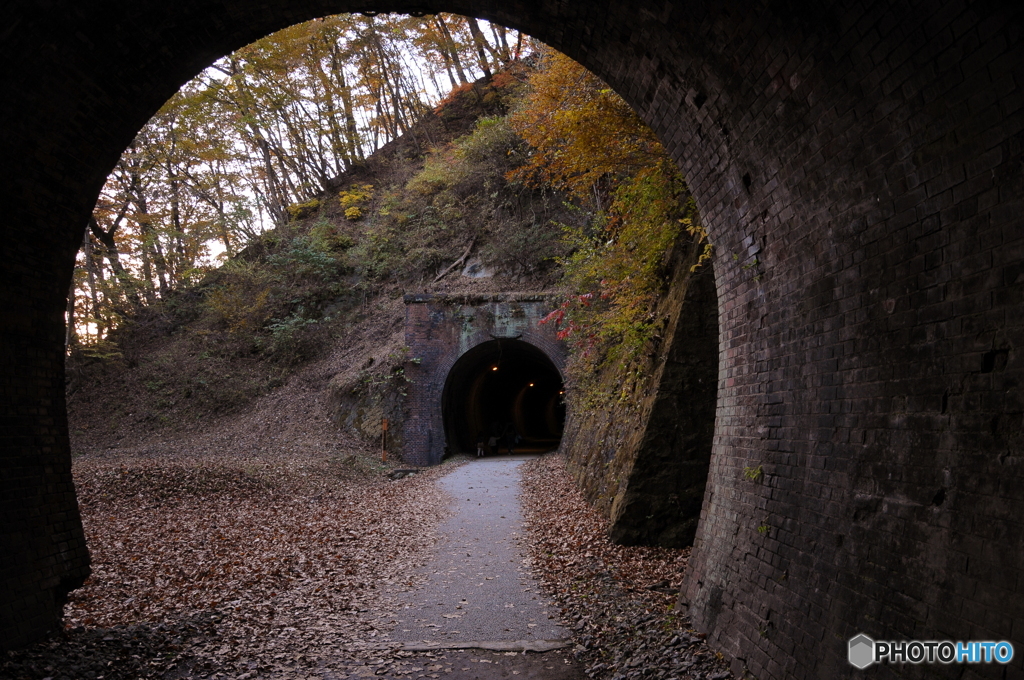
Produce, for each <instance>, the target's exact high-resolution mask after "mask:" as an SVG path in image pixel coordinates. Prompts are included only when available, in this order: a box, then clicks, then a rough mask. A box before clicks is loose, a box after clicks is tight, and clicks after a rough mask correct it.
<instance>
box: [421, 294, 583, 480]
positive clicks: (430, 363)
mask: <svg viewBox="0 0 1024 680" xmlns="http://www.w3.org/2000/svg"><path fill="white" fill-rule="evenodd" d="M556 306H557V302H556V301H555V298H554V296H550V295H545V294H542V293H501V294H496V295H485V296H463V295H460V296H449V295H429V294H424V295H406V296H405V344H406V345H407V346H408V347H409V357H410V358H411V359H412V360H413V361H412V362H410V363H409V364H408V366H407V368H406V375H407V376H408V377H409V379H410V381H411V382H410V384H409V389H408V391H407V397H406V400H405V404H406V407H405V413H404V415H405V418H404V423H403V428H402V430H403V436H402V441H403V448H402V458H403V460H405V462H407V463H409V464H410V465H437V464H438V463H440V462H441V459H442V458H443V457H444V454H445V447H446V444H447V442H446V441H445V431H444V420H443V414H442V408H441V402H442V394H443V392H444V388H445V382H446V380H447V379H448V374H449V372H450V371H451V369H452V366H454V365H455V363H456V362H457V361H458V360H459V359H460V358H461V357H463V356H464V355H465V354H466V352H468V351H469V350H471V349H473V348H474V347H477V346H479V345H481V344H483V343H487V342H493V341H494V340H496V339H501V340H502V341H503V342H504V341H508V342H514V343H515V342H522V343H527V344H529V345H532V346H533V347H536V348H537V349H539V350H540V351H541V352H543V353H544V355H545V356H547V358H548V359H550V360H551V363H552V364H554V366H555V368H557V369H558V371H559V373H561V372H562V371H563V370H564V368H565V359H566V347H565V343H564V342H562V341H561V340H558V339H557V338H556V337H555V333H556V330H555V329H554V328H553V327H552V326H551V325H550V324H542V323H541V320H542V319H543V318H544V317H545V316H547V314H548V312H550V311H551V310H552V309H554V308H555V307H556Z"/></svg>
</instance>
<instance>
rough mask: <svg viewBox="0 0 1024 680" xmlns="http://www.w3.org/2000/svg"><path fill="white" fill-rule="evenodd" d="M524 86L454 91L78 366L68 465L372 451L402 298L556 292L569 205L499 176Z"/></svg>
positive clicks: (513, 153) (390, 399)
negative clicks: (270, 452)
mask: <svg viewBox="0 0 1024 680" xmlns="http://www.w3.org/2000/svg"><path fill="white" fill-rule="evenodd" d="M519 68H520V69H522V68H525V67H519ZM522 78H523V74H522V72H521V71H520V72H518V73H517V72H515V71H511V72H506V73H501V74H497V75H496V76H495V77H494V78H493V80H492V81H490V82H485V81H478V82H477V83H475V84H473V85H472V86H466V87H464V88H461V89H460V90H457V91H455V92H453V93H452V95H450V96H449V97H448V98H447V99H446V100H445V101H444V102H443V103H442V104H441V105H440V106H439V107H438V108H437V109H436V110H435V111H434V112H433V113H432V114H430V115H428V116H426V117H425V118H424V119H423V120H421V121H420V122H419V123H418V124H417V125H416V126H415V127H414V128H413V129H412V130H411V131H410V132H409V133H408V134H406V135H404V136H403V137H401V138H399V139H396V140H394V141H392V142H391V143H389V144H388V145H387V146H385V147H383V148H382V149H381V150H380V151H378V152H377V153H376V154H374V155H373V156H372V157H371V158H369V159H368V160H367V161H366V163H365V164H364V165H362V166H360V167H357V168H356V169H354V170H353V171H351V172H349V173H347V174H346V175H344V176H342V177H339V178H338V179H337V180H336V182H335V186H336V188H337V193H334V194H326V195H324V196H321V197H320V198H319V199H317V200H315V201H311V202H309V203H306V204H300V205H293V206H289V209H288V212H289V214H290V215H291V217H292V219H291V220H290V221H289V223H288V224H286V225H284V226H282V227H279V228H277V229H275V230H273V231H271V232H268V233H265V234H264V235H263V236H262V237H261V238H259V239H258V240H256V241H254V242H252V243H250V244H249V246H248V247H247V248H246V249H245V250H243V251H242V252H241V253H239V254H238V255H237V256H236V257H235V258H232V259H231V260H230V261H228V262H227V263H225V265H224V266H223V267H221V268H220V269H218V270H216V271H214V272H212V273H210V274H209V275H207V276H206V277H205V278H204V279H203V280H202V282H200V283H199V284H197V285H195V286H194V287H191V288H188V289H184V290H180V291H176V292H174V293H172V294H171V295H169V296H168V297H167V298H166V299H164V300H162V301H160V302H158V303H156V304H154V305H151V306H148V307H144V308H141V309H140V310H138V311H137V313H136V314H135V315H134V317H133V318H131V319H129V320H128V321H126V322H125V323H124V324H123V325H122V326H121V327H120V328H118V329H117V330H116V331H115V332H114V333H113V335H112V336H111V338H110V340H111V342H110V343H108V344H106V345H104V347H103V348H102V351H100V350H98V349H95V348H94V349H93V350H92V351H90V352H88V353H81V352H80V353H76V354H74V355H72V356H71V357H69V360H68V362H67V369H68V370H67V373H68V411H69V425H70V430H71V437H72V450H73V451H74V452H75V453H76V454H78V453H86V452H99V451H119V452H121V453H127V452H128V451H132V452H134V453H135V454H138V455H167V454H170V453H172V452H173V451H175V450H178V449H181V448H187V449H189V450H191V451H194V452H203V451H207V452H215V451H217V450H219V449H222V448H223V447H225V446H232V447H243V448H246V449H248V450H253V451H256V450H260V449H263V448H268V447H273V448H275V449H278V450H280V449H289V448H299V447H303V448H305V447H314V448H316V447H320V448H325V449H338V450H347V449H352V448H353V447H354V448H365V447H366V446H367V445H369V444H370V442H371V441H372V440H373V438H374V437H375V435H376V432H375V429H374V428H376V427H378V426H379V422H380V420H379V418H380V416H381V415H382V414H385V411H388V412H392V413H393V412H395V410H396V409H397V408H399V404H398V403H397V401H396V399H397V397H396V395H395V394H394V390H390V387H389V383H388V380H387V379H386V377H387V376H388V375H389V374H390V371H391V370H392V369H393V368H394V367H396V366H398V365H400V364H401V362H402V361H403V360H404V359H405V357H404V351H403V338H404V336H403V320H404V306H403V304H402V302H401V296H402V295H403V294H404V293H406V292H475V293H491V292H503V291H509V290H537V289H545V288H549V287H550V286H551V285H553V284H554V282H556V281H557V279H558V276H559V271H558V268H557V266H556V265H555V264H554V262H553V257H554V256H555V255H557V254H558V252H559V248H560V247H561V245H560V240H559V230H558V229H557V228H556V227H553V226H551V224H552V221H553V220H563V221H564V220H567V219H571V216H570V215H567V214H565V209H564V208H563V207H562V200H561V198H560V196H559V195H558V194H557V193H555V192H553V191H549V190H544V189H536V188H526V187H524V186H521V185H515V184H511V183H509V182H507V181H506V179H505V175H506V173H507V172H508V171H509V170H510V169H512V168H514V167H515V165H516V164H517V162H518V160H517V159H518V158H520V157H521V155H522V143H521V141H520V140H518V138H517V137H516V136H515V134H514V133H512V132H511V130H510V129H509V128H508V125H507V122H506V121H505V119H504V117H503V115H504V113H505V112H506V110H507V108H508V107H509V106H510V104H511V103H512V102H513V101H514V99H515V97H516V96H518V93H519V90H520V88H521V80H522ZM453 265H454V266H453ZM439 274H442V276H441V277H439V276H438V275H439ZM389 390H390V391H389Z"/></svg>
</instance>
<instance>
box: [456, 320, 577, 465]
mask: <svg viewBox="0 0 1024 680" xmlns="http://www.w3.org/2000/svg"><path fill="white" fill-rule="evenodd" d="M564 394H565V390H564V388H563V387H562V377H561V375H559V373H558V369H557V368H555V365H554V364H553V363H552V362H551V360H550V359H549V358H548V357H547V355H546V354H544V352H543V351H541V350H540V349H538V348H537V347H535V346H533V345H531V344H529V343H527V342H523V341H521V340H511V339H510V340H504V339H501V340H491V341H490V342H485V343H483V344H481V345H477V346H476V347H474V348H473V349H471V350H469V351H468V352H466V353H465V354H464V355H462V357H461V358H460V359H459V360H458V361H457V362H455V365H454V366H452V368H451V370H450V371H449V372H448V377H447V379H446V380H445V386H444V392H443V393H442V396H441V399H442V405H441V408H442V414H443V417H444V428H445V435H446V439H447V442H448V447H449V450H450V453H473V452H475V451H476V447H477V440H478V438H482V440H483V441H484V442H485V451H487V453H496V452H497V451H494V450H492V449H490V447H489V446H486V443H487V442H489V441H490V439H491V438H492V437H497V438H498V441H499V444H498V446H497V447H496V448H497V449H500V452H501V453H505V452H506V451H507V450H508V442H509V440H510V439H511V438H512V437H513V436H518V437H519V442H518V444H516V445H515V450H516V451H517V452H540V451H551V450H554V449H556V448H558V444H559V442H560V441H561V439H562V426H563V424H564V422H565V405H564V402H563V399H564Z"/></svg>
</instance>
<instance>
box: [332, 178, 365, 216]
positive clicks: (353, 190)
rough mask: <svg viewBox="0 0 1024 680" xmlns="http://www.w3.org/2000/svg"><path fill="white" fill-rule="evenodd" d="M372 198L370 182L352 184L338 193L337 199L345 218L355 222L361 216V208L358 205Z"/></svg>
mask: <svg viewBox="0 0 1024 680" xmlns="http://www.w3.org/2000/svg"><path fill="white" fill-rule="evenodd" d="M371 198H373V185H372V184H354V185H352V186H351V187H349V188H348V189H346V190H345V191H341V192H339V193H338V201H339V202H340V203H341V208H342V210H344V212H345V219H346V220H349V221H351V222H356V221H358V220H361V219H362V218H363V209H362V208H361V207H360V206H359V205H358V204H359V203H363V202H364V201H368V200H370V199H371Z"/></svg>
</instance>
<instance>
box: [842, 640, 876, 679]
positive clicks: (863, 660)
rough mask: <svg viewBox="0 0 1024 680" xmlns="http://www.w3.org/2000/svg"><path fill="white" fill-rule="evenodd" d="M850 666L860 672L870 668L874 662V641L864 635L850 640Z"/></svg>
mask: <svg viewBox="0 0 1024 680" xmlns="http://www.w3.org/2000/svg"><path fill="white" fill-rule="evenodd" d="M848 658H849V660H850V665H851V666H853V667H854V668H859V669H861V670H863V669H865V668H867V667H868V666H870V665H871V664H872V663H873V662H874V660H875V641H874V640H872V639H871V638H869V637H868V636H867V635H865V634H864V633H861V634H860V635H858V636H857V637H855V638H850V650H849V656H848Z"/></svg>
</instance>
